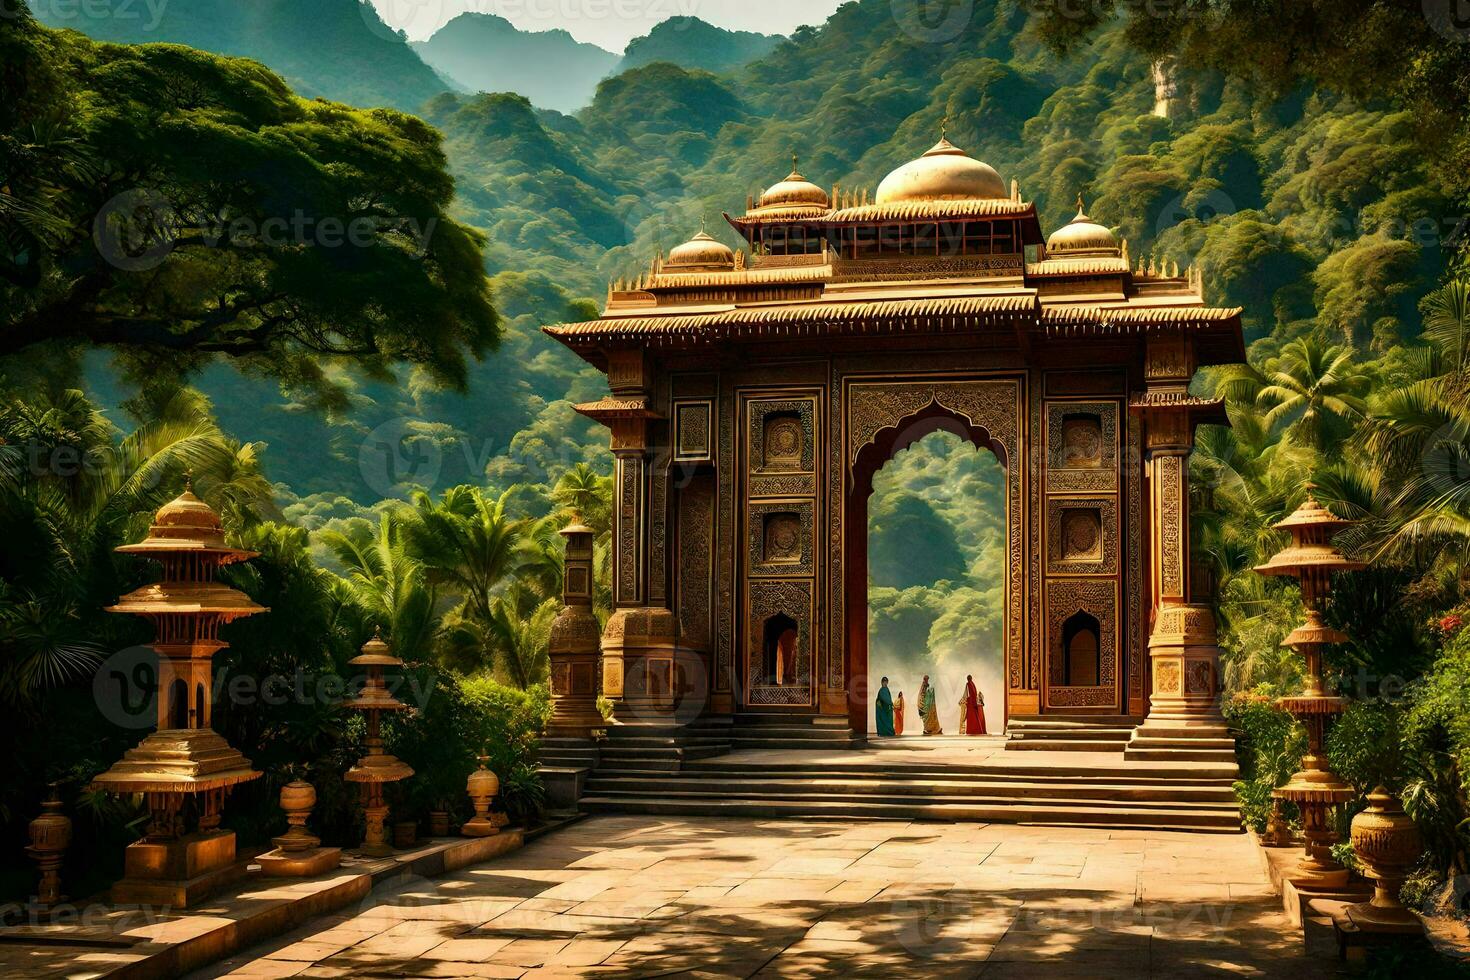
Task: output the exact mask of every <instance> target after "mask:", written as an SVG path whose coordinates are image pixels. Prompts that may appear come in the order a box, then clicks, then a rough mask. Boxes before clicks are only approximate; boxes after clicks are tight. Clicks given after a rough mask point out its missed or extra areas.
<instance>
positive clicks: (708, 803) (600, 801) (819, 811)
mask: <svg viewBox="0 0 1470 980" xmlns="http://www.w3.org/2000/svg"><path fill="white" fill-rule="evenodd" d="M581 802H582V807H583V809H585V810H587V811H589V812H592V813H642V814H650V815H689V816H745V817H791V816H796V817H824V818H829V819H890V820H949V821H982V822H987V823H1019V824H1042V825H1047V826H1052V825H1085V826H1090V827H1119V828H1131V829H1167V830H1194V831H1210V832H1216V833H1239V832H1240V815H1239V813H1237V812H1236V811H1235V810H1234V808H1230V809H1228V810H1227V809H1224V808H1221V809H1218V810H1212V809H1205V808H1193V809H1177V810H1171V809H1166V808H1159V807H1151V806H1128V807H1119V806H1105V805H1101V804H1096V803H1088V802H1085V801H1079V802H1077V803H1060V802H1048V803H1031V804H1028V803H1022V802H1017V801H1010V800H1008V801H1004V802H1002V803H1000V804H967V803H948V802H945V803H939V802H933V801H928V800H919V801H915V802H909V803H866V802H833V801H827V800H762V799H752V798H749V797H739V798H730V797H719V798H709V799H687V798H670V797H668V796H658V797H646V798H638V797H631V798H630V797H625V796H621V795H619V796H603V795H589V796H584V797H583V798H582V801H581Z"/></svg>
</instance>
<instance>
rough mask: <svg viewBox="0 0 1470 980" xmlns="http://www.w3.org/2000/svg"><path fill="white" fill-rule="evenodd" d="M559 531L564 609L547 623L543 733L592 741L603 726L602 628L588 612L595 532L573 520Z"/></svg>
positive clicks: (589, 610)
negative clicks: (547, 712)
mask: <svg viewBox="0 0 1470 980" xmlns="http://www.w3.org/2000/svg"><path fill="white" fill-rule="evenodd" d="M560 533H561V535H562V537H563V538H564V539H565V540H566V562H565V573H564V575H563V576H562V602H563V603H564V607H563V608H562V611H561V612H560V613H558V614H557V617H556V621H555V622H553V623H552V624H551V636H550V638H549V640H548V642H547V654H548V657H549V659H550V661H551V719H550V720H549V721H548V722H547V724H546V734H547V735H548V736H549V737H551V738H556V739H585V740H588V742H589V745H590V740H591V739H592V737H593V733H594V732H597V731H599V730H600V729H603V728H605V727H607V722H606V720H605V719H604V718H603V717H602V713H601V712H599V711H598V710H597V694H598V682H597V675H598V667H599V660H600V658H601V650H600V643H599V640H600V635H601V629H600V628H599V626H598V623H597V616H596V615H595V614H594V613H593V612H592V579H593V569H592V563H593V532H592V529H591V528H590V527H587V526H586V525H584V524H583V523H582V522H581V521H580V520H578V519H573V521H572V523H571V524H570V525H568V526H567V527H565V528H563V529H562V530H561V532H560Z"/></svg>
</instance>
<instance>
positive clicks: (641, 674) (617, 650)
mask: <svg viewBox="0 0 1470 980" xmlns="http://www.w3.org/2000/svg"><path fill="white" fill-rule="evenodd" d="M678 635H679V623H678V619H677V618H676V617H675V616H674V614H673V612H672V611H671V610H668V609H658V608H650V607H641V608H637V609H619V610H616V611H615V612H614V613H613V614H612V615H611V616H610V617H608V620H607V628H606V629H605V630H604V631H603V634H602V693H603V694H605V695H606V696H607V697H608V698H610V699H612V700H613V701H614V708H613V713H614V716H615V717H616V718H617V720H618V721H619V722H620V723H621V724H624V725H637V724H656V725H667V724H669V723H671V722H672V721H673V720H674V713H675V710H676V709H677V708H678V707H679V702H680V700H681V693H682V692H680V691H679V690H678V689H677V687H678V684H679V677H680V673H679V671H678V669H677V661H678V657H677V650H678Z"/></svg>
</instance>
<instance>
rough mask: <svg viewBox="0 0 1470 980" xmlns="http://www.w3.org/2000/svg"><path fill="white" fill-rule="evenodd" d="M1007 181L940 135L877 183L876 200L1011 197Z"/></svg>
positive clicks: (957, 199)
mask: <svg viewBox="0 0 1470 980" xmlns="http://www.w3.org/2000/svg"><path fill="white" fill-rule="evenodd" d="M1010 196H1011V194H1010V191H1008V190H1007V189H1006V185H1005V181H1003V180H1001V179H1000V174H998V173H996V171H995V168H994V167H992V166H991V165H990V164H988V163H981V162H980V161H979V160H976V159H975V158H974V157H972V156H970V155H969V154H967V153H966V152H965V151H964V150H961V149H960V148H959V147H957V146H955V145H954V144H953V143H951V142H950V141H949V140H947V139H940V141H939V142H938V143H935V144H934V146H933V147H931V148H930V149H929V151H928V152H927V153H925V154H924V155H923V156H921V157H919V158H918V159H917V160H910V161H909V162H908V163H906V164H904V165H903V166H901V167H899V168H898V169H897V170H894V171H893V172H892V173H890V174H889V175H888V176H887V177H884V178H883V181H882V183H880V184H879V185H878V193H877V196H876V198H875V199H874V203H877V204H899V203H903V202H905V201H964V200H974V199H984V198H1009V197H1010Z"/></svg>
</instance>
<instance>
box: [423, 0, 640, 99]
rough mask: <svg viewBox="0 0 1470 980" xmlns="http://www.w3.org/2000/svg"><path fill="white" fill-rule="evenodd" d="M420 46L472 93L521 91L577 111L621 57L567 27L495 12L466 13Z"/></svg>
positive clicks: (428, 57) (429, 58)
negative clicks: (522, 24)
mask: <svg viewBox="0 0 1470 980" xmlns="http://www.w3.org/2000/svg"><path fill="white" fill-rule="evenodd" d="M413 48H414V50H416V51H417V52H418V53H419V55H420V56H421V57H422V58H423V59H424V61H425V62H427V63H428V64H429V65H431V66H433V67H434V68H435V69H437V70H438V71H439V72H440V73H441V74H443V75H445V76H447V77H449V78H452V79H454V81H455V82H456V83H457V84H458V85H459V86H460V87H461V88H463V89H465V90H466V91H469V92H515V93H517V94H519V95H523V96H525V97H526V98H527V99H529V100H530V101H531V102H532V103H533V104H534V105H537V106H539V107H541V108H544V109H556V110H558V111H561V112H574V111H576V110H577V109H580V108H582V107H583V106H584V105H586V104H587V103H588V102H590V101H591V99H592V93H593V92H594V91H596V89H597V83H598V82H599V81H601V80H602V79H603V78H606V77H607V75H608V74H609V73H610V72H612V71H613V68H614V66H615V65H617V63H618V56H617V55H615V54H613V53H612V52H611V51H605V50H603V49H602V48H599V47H598V46H597V45H595V44H584V43H582V42H580V41H578V40H577V39H576V38H574V37H572V36H571V35H570V34H568V33H567V32H566V31H564V30H551V31H522V30H519V29H517V28H516V27H515V25H513V24H512V23H511V22H510V21H508V20H506V19H505V18H504V17H497V16H495V15H494V14H475V13H469V14H460V15H459V16H458V17H456V18H454V19H453V20H451V21H450V22H449V23H447V24H445V25H444V26H443V27H441V28H439V30H437V31H435V32H434V35H433V36H432V37H430V38H429V39H428V40H427V41H417V42H414V44H413Z"/></svg>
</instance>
